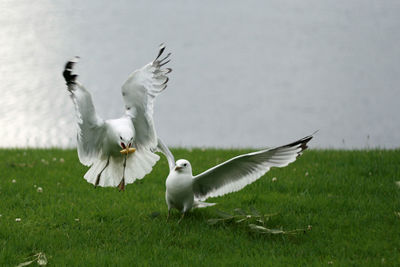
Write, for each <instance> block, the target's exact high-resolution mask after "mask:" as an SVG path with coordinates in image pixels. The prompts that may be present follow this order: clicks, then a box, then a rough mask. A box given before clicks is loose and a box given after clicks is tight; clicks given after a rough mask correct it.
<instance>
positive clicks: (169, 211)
mask: <svg viewBox="0 0 400 267" xmlns="http://www.w3.org/2000/svg"><path fill="white" fill-rule="evenodd" d="M169 215H171V209H169V208H168V215H167V222H168V220H169Z"/></svg>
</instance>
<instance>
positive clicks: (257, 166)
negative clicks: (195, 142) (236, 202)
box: [193, 135, 313, 201]
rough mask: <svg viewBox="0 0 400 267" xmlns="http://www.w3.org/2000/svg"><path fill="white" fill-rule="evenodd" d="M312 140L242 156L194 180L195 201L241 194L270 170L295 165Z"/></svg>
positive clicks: (307, 138) (303, 139) (308, 138)
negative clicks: (293, 163) (236, 193)
mask: <svg viewBox="0 0 400 267" xmlns="http://www.w3.org/2000/svg"><path fill="white" fill-rule="evenodd" d="M312 138H313V135H310V136H307V137H304V138H302V139H300V140H298V141H296V142H293V143H291V144H288V145H285V146H280V147H277V148H273V149H266V150H261V151H257V152H253V153H248V154H244V155H240V156H237V157H235V158H232V159H230V160H228V161H225V162H224V163H222V164H219V165H217V166H215V167H213V168H211V169H209V170H207V171H205V172H203V173H201V174H199V175H197V176H195V177H194V178H193V179H194V180H193V192H194V195H195V198H196V199H198V200H201V201H202V200H205V199H207V198H209V197H217V196H222V195H225V194H228V193H231V192H236V191H239V190H240V189H242V188H243V187H245V186H246V185H248V184H251V183H252V182H254V181H256V180H257V179H258V178H260V177H261V176H263V175H264V174H265V173H266V172H267V171H269V169H270V168H271V167H285V166H287V165H288V164H289V163H291V162H293V161H295V160H296V158H297V157H298V156H299V155H300V154H301V152H302V151H303V150H305V149H306V148H307V143H308V142H309V141H310V140H311V139H312Z"/></svg>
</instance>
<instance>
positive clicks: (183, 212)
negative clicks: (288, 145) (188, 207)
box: [178, 212, 185, 224]
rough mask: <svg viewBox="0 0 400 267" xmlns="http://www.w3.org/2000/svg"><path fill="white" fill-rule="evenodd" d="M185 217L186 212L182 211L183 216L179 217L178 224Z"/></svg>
mask: <svg viewBox="0 0 400 267" xmlns="http://www.w3.org/2000/svg"><path fill="white" fill-rule="evenodd" d="M183 217H185V213H184V212H183V213H182V216H181V218H180V219H179V221H178V224H179V223H180V222H181V221H182V219H183Z"/></svg>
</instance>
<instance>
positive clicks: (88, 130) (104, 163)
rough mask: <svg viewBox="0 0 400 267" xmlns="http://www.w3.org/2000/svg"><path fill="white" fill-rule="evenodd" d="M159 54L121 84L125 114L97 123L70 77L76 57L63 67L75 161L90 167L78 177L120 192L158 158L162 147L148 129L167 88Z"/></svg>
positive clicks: (84, 94)
mask: <svg viewBox="0 0 400 267" xmlns="http://www.w3.org/2000/svg"><path fill="white" fill-rule="evenodd" d="M164 50H165V46H164V45H163V44H161V45H160V48H159V51H158V55H157V57H156V59H155V60H153V61H152V62H150V63H149V64H147V65H145V66H144V67H142V68H141V69H138V70H136V71H134V72H133V73H132V74H131V75H130V76H129V77H128V79H127V80H126V82H125V83H124V84H123V85H122V98H123V101H124V103H125V107H124V109H125V114H123V115H122V117H121V118H118V119H110V120H103V119H102V118H100V117H99V116H98V115H97V114H96V111H95V108H94V105H93V101H92V97H91V95H90V93H89V91H88V90H86V89H85V87H83V85H82V84H81V83H80V82H78V81H77V77H78V75H77V74H75V73H73V68H74V65H75V64H76V63H77V62H78V60H79V57H75V58H74V59H72V60H70V61H68V62H67V63H66V65H65V69H64V72H63V76H64V78H65V81H66V83H67V88H68V91H69V92H70V95H71V98H72V101H73V103H74V106H75V112H76V117H77V122H78V123H77V124H78V125H77V126H78V127H77V128H78V135H77V147H78V157H79V161H80V162H81V163H82V164H83V165H85V166H89V167H90V169H89V170H88V171H87V172H86V174H85V175H84V178H85V179H86V181H88V182H89V183H91V184H93V185H95V187H97V186H102V187H107V186H113V187H116V186H118V188H119V189H120V191H121V190H122V191H123V190H124V189H125V185H126V184H131V183H133V182H134V181H135V180H136V179H142V178H143V177H144V176H145V175H146V174H148V173H149V172H150V171H151V170H152V168H153V166H154V164H155V163H156V162H157V161H158V160H159V158H160V157H159V156H158V155H157V154H155V153H154V152H155V151H157V150H158V146H160V144H163V143H162V141H161V140H160V138H158V137H157V134H156V130H155V127H154V122H153V104H154V100H155V98H156V97H157V96H158V95H159V94H160V93H161V92H162V91H163V90H164V89H165V88H166V87H167V82H168V77H167V74H168V73H170V72H171V71H172V70H171V69H170V68H163V66H164V65H165V64H167V63H168V62H169V61H170V60H169V59H168V58H169V56H170V55H171V53H168V54H167V55H166V56H165V57H163V58H161V56H162V54H163V52H164ZM164 146H165V145H164Z"/></svg>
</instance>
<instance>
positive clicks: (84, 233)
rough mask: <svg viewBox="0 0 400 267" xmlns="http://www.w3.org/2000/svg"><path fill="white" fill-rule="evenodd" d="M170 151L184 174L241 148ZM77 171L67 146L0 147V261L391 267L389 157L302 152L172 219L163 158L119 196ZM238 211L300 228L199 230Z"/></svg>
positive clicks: (399, 231) (394, 161)
mask: <svg viewBox="0 0 400 267" xmlns="http://www.w3.org/2000/svg"><path fill="white" fill-rule="evenodd" d="M173 152H174V154H175V155H176V157H177V158H186V159H188V160H190V161H191V163H192V166H193V169H194V173H195V174H196V173H199V172H200V171H203V170H205V169H207V168H209V167H211V166H213V165H215V164H216V163H220V162H222V161H223V160H225V159H228V158H231V157H232V156H235V155H237V154H239V153H242V152H244V151H240V150H214V149H207V150H205V151H202V150H196V149H193V150H184V149H178V150H174V151H173ZM86 169H87V168H86V167H84V166H82V165H81V164H80V163H79V161H78V159H77V154H76V151H72V150H0V214H1V217H0V266H15V265H17V264H19V263H21V262H24V261H26V260H27V258H28V257H29V256H31V255H33V254H36V253H39V252H42V253H44V254H45V255H46V256H47V259H48V265H50V266H63V265H68V266H114V265H116V266H134V265H141V266H143V265H155V266H165V265H177V264H179V265H186V266H188V265H198V266H221V265H228V264H237V265H246V266H268V265H269V266H272V265H273V266H285V265H303V266H304V265H328V264H333V265H336V266H350V265H369V266H376V265H381V264H385V265H388V266H391V265H399V264H400V213H397V212H400V198H399V197H400V188H398V187H397V186H396V185H395V181H398V180H400V151H399V150H394V151H384V150H372V151H330V150H327V151H313V150H310V151H306V152H305V153H304V155H303V156H302V157H300V158H299V159H298V161H296V162H295V163H293V164H291V165H289V166H288V167H286V168H283V169H273V170H271V171H270V172H269V173H267V175H266V176H264V177H262V178H261V179H260V180H258V181H257V182H255V183H253V184H251V185H249V186H247V187H246V188H245V189H243V190H242V191H240V192H237V193H232V194H230V195H226V196H223V197H220V198H215V199H210V200H209V201H210V202H217V203H218V205H216V206H214V207H210V208H206V209H201V210H195V211H194V212H192V213H191V214H190V215H189V216H187V217H186V218H185V219H184V220H183V221H182V222H181V223H180V224H177V223H176V222H177V221H178V218H179V215H178V214H177V213H174V214H173V216H172V220H170V221H169V222H166V221H165V220H166V215H167V208H166V204H165V202H164V190H165V185H164V181H165V178H166V176H167V169H168V167H167V163H166V160H165V159H164V158H162V159H161V160H160V162H159V163H158V164H157V166H156V167H155V169H154V170H153V172H152V173H151V174H149V175H148V176H147V177H146V178H145V179H143V180H141V181H139V182H136V183H135V184H133V185H128V186H127V190H126V191H125V192H118V190H116V189H115V188H97V189H94V188H93V186H92V185H90V184H88V183H87V182H86V181H85V180H84V179H83V178H82V177H83V174H84V173H85V171H86ZM273 177H276V181H275V182H273V181H272V178H273ZM13 180H14V181H13ZM39 187H40V188H41V189H42V192H38V191H41V190H40V189H38V188H39ZM250 207H252V208H254V209H256V210H258V211H259V212H262V213H279V215H277V216H274V217H272V218H271V220H270V221H269V222H268V226H270V227H274V228H280V227H281V228H283V229H287V230H291V229H297V228H308V229H311V230H308V231H306V233H305V234H303V233H300V234H297V235H294V236H289V235H283V236H282V235H277V236H269V235H260V234H256V233H253V232H251V231H250V230H249V228H248V227H247V226H246V225H241V224H235V223H227V224H218V225H208V224H207V220H208V219H211V218H216V217H217V215H216V210H224V211H228V212H230V211H233V210H234V209H235V208H242V209H249V208H250ZM153 212H155V213H154V214H155V215H157V214H158V213H159V216H154V217H152V216H149V215H150V214H152V213H153ZM16 218H20V221H16Z"/></svg>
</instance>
